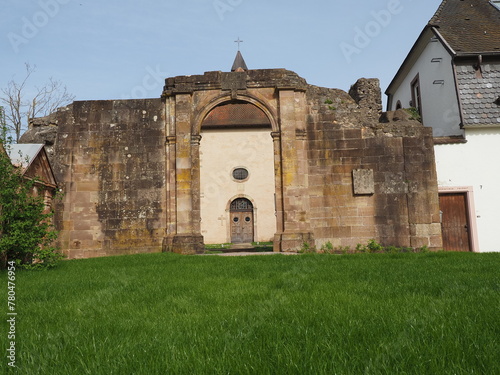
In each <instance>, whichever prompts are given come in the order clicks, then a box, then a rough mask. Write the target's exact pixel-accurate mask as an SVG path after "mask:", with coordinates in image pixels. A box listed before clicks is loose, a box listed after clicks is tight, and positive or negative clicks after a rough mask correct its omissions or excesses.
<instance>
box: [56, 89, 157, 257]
mask: <svg viewBox="0 0 500 375" xmlns="http://www.w3.org/2000/svg"><path fill="white" fill-rule="evenodd" d="M58 116H59V118H58V139H57V140H58V141H57V142H56V147H55V153H56V155H57V158H56V159H55V160H56V161H55V162H54V171H55V173H56V176H57V178H58V180H59V181H60V186H61V188H62V190H63V193H64V196H63V199H62V201H61V202H60V203H59V204H58V207H57V211H56V225H57V228H58V229H59V230H60V232H61V236H60V245H61V247H62V249H63V250H64V252H65V253H66V255H68V256H69V257H70V258H78V257H93V256H102V255H113V254H123V253H133V252H157V251H160V250H161V243H162V239H163V236H164V230H165V229H164V228H165V225H166V224H165V152H164V139H165V137H164V126H163V123H164V111H163V108H162V103H161V100H160V99H151V100H125V101H123V100H120V101H88V102H74V103H73V104H72V105H71V106H69V107H67V108H66V109H65V110H60V111H59V113H58Z"/></svg>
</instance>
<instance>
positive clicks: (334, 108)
mask: <svg viewBox="0 0 500 375" xmlns="http://www.w3.org/2000/svg"><path fill="white" fill-rule="evenodd" d="M325 104H333V101H332V100H331V99H326V100H325ZM328 109H329V110H331V111H335V110H337V107H334V106H333V105H329V106H328Z"/></svg>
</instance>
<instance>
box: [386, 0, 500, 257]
mask: <svg viewBox="0 0 500 375" xmlns="http://www.w3.org/2000/svg"><path fill="white" fill-rule="evenodd" d="M385 93H386V94H387V96H388V102H387V110H389V111H390V110H395V109H397V108H411V107H413V108H415V109H416V110H418V112H419V113H420V115H421V118H422V122H423V123H424V125H426V126H430V127H432V128H433V134H434V143H435V147H434V148H435V157H436V167H437V175H438V184H439V191H440V208H441V212H442V217H441V220H442V230H443V246H444V248H445V249H446V250H459V251H476V252H487V251H500V240H499V237H498V233H499V231H500V152H499V151H498V149H499V148H500V1H489V0H444V1H443V2H442V3H441V5H440V6H439V8H438V10H437V11H436V13H435V14H434V16H433V17H432V19H431V20H430V21H429V23H428V24H427V25H426V26H425V28H424V29H423V31H422V33H421V34H420V36H419V37H418V39H417V41H416V42H415V44H414V45H413V47H412V48H411V50H410V52H409V53H408V55H407V57H406V59H405V60H404V62H403V64H402V65H401V67H400V68H399V70H398V72H397V73H396V75H395V77H394V78H393V80H392V81H391V83H390V84H389V87H388V88H387V90H386V92H385Z"/></svg>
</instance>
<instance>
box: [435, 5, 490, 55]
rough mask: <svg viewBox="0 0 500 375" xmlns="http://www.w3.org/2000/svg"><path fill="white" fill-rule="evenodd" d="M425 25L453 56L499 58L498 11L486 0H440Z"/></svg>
mask: <svg viewBox="0 0 500 375" xmlns="http://www.w3.org/2000/svg"><path fill="white" fill-rule="evenodd" d="M429 25H431V26H435V27H438V28H439V29H438V30H439V32H440V34H441V35H443V37H444V38H445V40H446V41H447V42H448V44H449V45H450V46H451V48H453V49H454V50H455V52H457V54H467V53H484V52H498V53H499V54H500V11H499V10H498V9H496V8H495V7H494V6H493V5H491V4H490V3H489V0H444V1H443V2H442V3H441V5H440V6H439V8H438V10H437V11H436V13H435V14H434V16H433V17H432V18H431V20H430V21H429Z"/></svg>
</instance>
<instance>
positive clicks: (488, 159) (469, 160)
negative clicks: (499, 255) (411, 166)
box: [434, 128, 500, 252]
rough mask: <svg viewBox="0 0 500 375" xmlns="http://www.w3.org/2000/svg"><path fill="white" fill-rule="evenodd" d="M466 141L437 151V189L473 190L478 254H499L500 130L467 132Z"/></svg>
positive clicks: (471, 130) (445, 146)
mask: <svg viewBox="0 0 500 375" xmlns="http://www.w3.org/2000/svg"><path fill="white" fill-rule="evenodd" d="M466 139H467V143H464V144H452V145H436V146H435V147H434V151H435V155H436V168H437V175H438V185H439V186H440V187H461V186H463V187H468V186H472V187H473V189H474V201H475V211H476V212H475V214H476V223H477V234H478V241H479V251H481V252H491V251H500V237H499V234H500V194H499V193H500V157H499V152H498V149H499V147H500V146H499V145H500V129H498V128H490V129H467V130H466Z"/></svg>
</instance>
